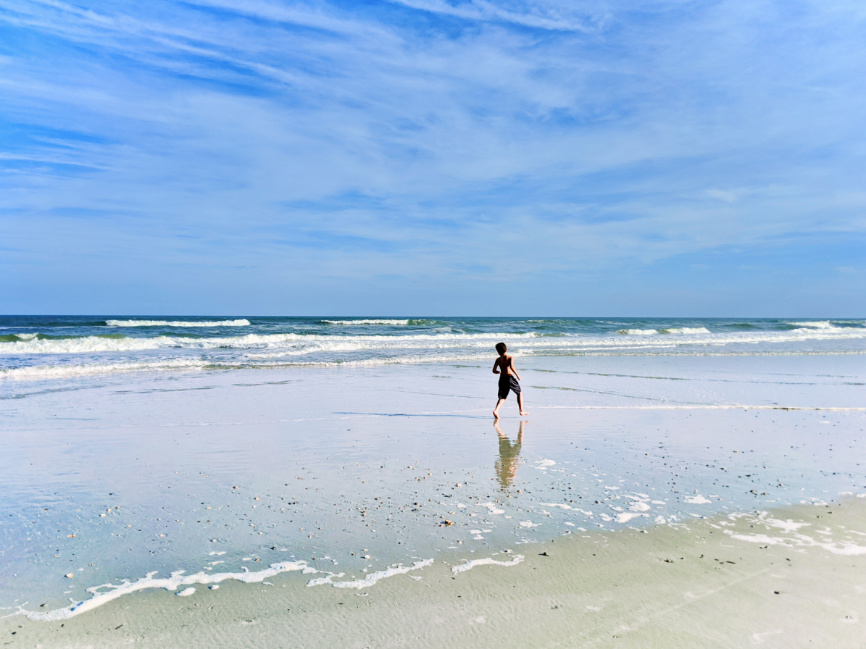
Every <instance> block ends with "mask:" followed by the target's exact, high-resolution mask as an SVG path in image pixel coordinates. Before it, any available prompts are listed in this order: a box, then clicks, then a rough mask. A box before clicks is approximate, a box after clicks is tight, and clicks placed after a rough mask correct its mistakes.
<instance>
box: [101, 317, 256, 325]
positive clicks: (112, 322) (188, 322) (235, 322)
mask: <svg viewBox="0 0 866 649" xmlns="http://www.w3.org/2000/svg"><path fill="white" fill-rule="evenodd" d="M105 326H106V327H249V326H250V321H249V320H247V319H246V318H240V319H238V320H198V321H194V320H106V321H105Z"/></svg>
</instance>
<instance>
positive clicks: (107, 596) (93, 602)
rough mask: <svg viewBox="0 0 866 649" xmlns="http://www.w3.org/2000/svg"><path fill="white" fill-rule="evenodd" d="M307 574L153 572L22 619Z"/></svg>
mask: <svg viewBox="0 0 866 649" xmlns="http://www.w3.org/2000/svg"><path fill="white" fill-rule="evenodd" d="M296 571H303V572H304V573H308V572H316V570H315V569H314V568H310V567H309V566H307V564H306V563H305V562H303V561H282V562H280V563H272V564H271V565H270V566H269V567H268V568H266V569H264V570H259V571H258V572H252V571H244V572H223V573H216V574H208V573H204V572H198V573H196V574H194V575H186V576H184V571H183V570H178V571H177V572H173V573H171V577H155V576H154V575H156V574H157V573H156V572H149V573H147V576H145V577H142V578H141V579H138V580H137V581H124V582H122V583H120V584H110V583H109V584H102V585H100V586H93V587H91V588H88V589H87V592H89V593H91V594H92V595H93V596H92V597H91V598H90V599H86V600H84V601H81V602H75V603H73V604H70V605H69V606H67V607H65V608H58V609H54V610H53V611H29V610H27V609H25V608H23V607H22V608H19V609H18V611H17V614H18V615H24V616H25V617H27V618H28V619H30V620H34V621H41V622H49V621H57V620H68V619H70V618H73V617H75V616H76V615H81V614H82V613H86V612H87V611H92V610H93V609H95V608H98V607H99V606H102V605H103V604H107V603H108V602H110V601H112V600H115V599H117V598H119V597H123V596H124V595H129V594H130V593H135V592H137V591H140V590H149V589H154V588H162V589H164V590H171V591H176V590H177V589H179V588H181V587H182V586H186V587H191V586H194V585H199V584H200V585H210V584H218V583H220V582H222V581H226V580H234V581H240V582H243V583H246V584H257V583H261V582H263V581H264V580H265V579H270V578H271V577H275V576H276V575H279V574H281V573H284V572H296ZM189 590H190V588H186V589H184V590H181V591H180V592H179V593H178V595H181V596H183V597H187V596H189V595H192V594H193V593H194V592H195V589H194V588H193V589H192V591H193V592H189Z"/></svg>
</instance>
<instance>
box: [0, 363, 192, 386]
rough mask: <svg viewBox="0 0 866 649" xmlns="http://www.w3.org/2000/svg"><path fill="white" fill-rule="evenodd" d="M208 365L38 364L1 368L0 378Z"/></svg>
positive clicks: (58, 376) (36, 378) (38, 378)
mask: <svg viewBox="0 0 866 649" xmlns="http://www.w3.org/2000/svg"><path fill="white" fill-rule="evenodd" d="M207 365H208V362H207V361H203V360H199V359H195V358H178V359H173V360H160V361H150V362H148V361H141V362H133V363H94V364H92V365H36V366H32V367H15V368H10V369H2V370H0V380H2V379H11V380H18V381H45V380H49V379H67V378H72V377H76V376H94V375H98V374H114V373H116V372H141V371H150V372H159V371H167V370H168V371H171V370H174V371H177V370H180V371H185V370H200V369H202V368H204V367H206V366H207Z"/></svg>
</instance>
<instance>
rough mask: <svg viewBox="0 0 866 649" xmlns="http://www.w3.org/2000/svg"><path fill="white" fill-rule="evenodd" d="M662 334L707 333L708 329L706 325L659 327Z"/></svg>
mask: <svg viewBox="0 0 866 649" xmlns="http://www.w3.org/2000/svg"><path fill="white" fill-rule="evenodd" d="M659 331H660V333H663V334H708V333H710V330H709V329H707V328H706V327H671V328H669V329H660V330H659Z"/></svg>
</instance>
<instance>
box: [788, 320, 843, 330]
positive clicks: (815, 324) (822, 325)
mask: <svg viewBox="0 0 866 649" xmlns="http://www.w3.org/2000/svg"><path fill="white" fill-rule="evenodd" d="M791 324H792V325H796V326H797V327H807V328H810V329H837V327H835V326H833V324H831V323H830V321H829V320H815V321H811V322H792V323H791Z"/></svg>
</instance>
